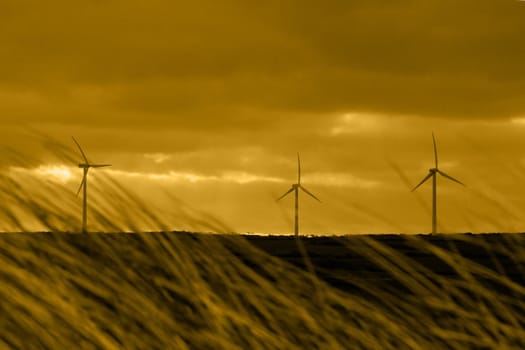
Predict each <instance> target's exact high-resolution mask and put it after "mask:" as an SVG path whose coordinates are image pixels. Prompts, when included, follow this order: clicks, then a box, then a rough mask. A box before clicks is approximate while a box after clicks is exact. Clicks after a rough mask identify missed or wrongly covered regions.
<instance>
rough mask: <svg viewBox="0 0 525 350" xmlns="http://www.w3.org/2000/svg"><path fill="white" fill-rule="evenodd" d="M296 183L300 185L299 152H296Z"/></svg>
mask: <svg viewBox="0 0 525 350" xmlns="http://www.w3.org/2000/svg"><path fill="white" fill-rule="evenodd" d="M297 183H298V184H300V183H301V159H300V158H299V152H297Z"/></svg>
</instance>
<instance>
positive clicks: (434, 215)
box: [412, 133, 465, 234]
mask: <svg viewBox="0 0 525 350" xmlns="http://www.w3.org/2000/svg"><path fill="white" fill-rule="evenodd" d="M432 142H433V143H434V162H435V168H431V169H429V170H428V174H427V176H425V178H424V179H423V180H421V182H420V183H419V184H417V186H416V187H414V188H413V189H412V192H414V191H415V190H416V189H417V188H418V187H419V186H421V185H422V184H423V183H425V182H426V181H427V180H428V179H430V178H431V177H432V233H433V234H435V233H436V227H437V213H436V211H437V203H436V178H437V176H436V174H439V175H441V176H443V177H446V178H447V179H449V180H452V181H454V182H457V183H458V184H460V185H463V186H465V184H464V183H462V182H461V181H459V180H457V179H454V178H453V177H452V176H450V175H447V174H445V173H444V172H442V171H441V170H439V168H438V154H437V147H436V139H435V138H434V133H432Z"/></svg>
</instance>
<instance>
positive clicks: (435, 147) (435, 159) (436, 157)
mask: <svg viewBox="0 0 525 350" xmlns="http://www.w3.org/2000/svg"><path fill="white" fill-rule="evenodd" d="M432 142H433V143H434V161H435V164H436V169H437V167H438V151H437V146H436V138H435V137H434V132H433V131H432Z"/></svg>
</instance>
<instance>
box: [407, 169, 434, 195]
mask: <svg viewBox="0 0 525 350" xmlns="http://www.w3.org/2000/svg"><path fill="white" fill-rule="evenodd" d="M431 176H432V173H428V175H427V176H425V178H424V179H423V180H421V182H420V183H418V184H417V186H416V187H414V188H413V189H412V192H414V191H415V190H416V189H417V188H418V187H419V186H421V185H422V184H423V183H425V181H427V180H428V179H430V177H431Z"/></svg>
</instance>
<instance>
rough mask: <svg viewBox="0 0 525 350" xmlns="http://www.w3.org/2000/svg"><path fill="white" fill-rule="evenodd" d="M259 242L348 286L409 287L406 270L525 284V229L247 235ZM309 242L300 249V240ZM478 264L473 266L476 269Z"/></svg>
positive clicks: (404, 289) (348, 288)
mask: <svg viewBox="0 0 525 350" xmlns="http://www.w3.org/2000/svg"><path fill="white" fill-rule="evenodd" d="M245 238H246V239H247V240H248V241H249V242H251V243H252V244H253V245H255V246H256V247H258V248H260V249H262V250H263V251H265V252H267V253H268V254H270V255H272V256H275V257H278V258H280V259H282V260H284V261H286V262H289V263H291V264H293V265H295V266H297V267H300V268H303V269H306V270H307V269H308V262H307V261H305V256H306V257H307V259H308V260H309V261H310V262H311V265H312V266H313V269H314V271H315V273H316V275H317V276H318V277H319V278H321V279H322V280H324V281H326V282H328V283H329V284H330V285H332V286H334V287H337V288H338V289H341V290H343V291H346V292H352V293H353V292H361V291H363V286H365V288H368V286H371V285H374V286H376V287H379V288H382V289H384V290H391V291H393V292H410V290H409V289H410V288H407V287H409V286H407V285H406V284H403V283H402V280H403V278H402V276H400V275H402V274H403V273H405V274H407V275H409V274H417V275H418V276H419V277H420V278H423V279H429V280H436V279H439V280H440V281H446V280H450V281H452V280H457V279H459V278H462V277H465V271H469V272H470V273H472V275H473V276H472V277H474V278H476V281H481V282H484V283H485V284H488V285H490V286H491V287H493V288H494V291H495V292H505V291H507V288H506V287H505V285H504V284H503V285H502V284H501V283H498V282H497V281H495V279H497V278H493V277H495V276H500V277H503V276H504V277H506V278H508V279H509V280H510V281H513V282H515V283H517V284H520V285H522V286H524V287H525V263H524V262H525V256H524V255H523V253H524V252H525V234H521V233H513V234H438V235H429V234H426V235H413V236H407V235H393V234H385V235H363V236H342V237H341V236H339V237H329V236H322V237H301V238H300V242H298V240H297V239H296V238H295V237H293V236H245ZM301 244H302V245H303V246H304V250H303V252H306V254H304V253H303V254H301V249H300V245H301ZM472 270H474V271H472Z"/></svg>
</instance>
